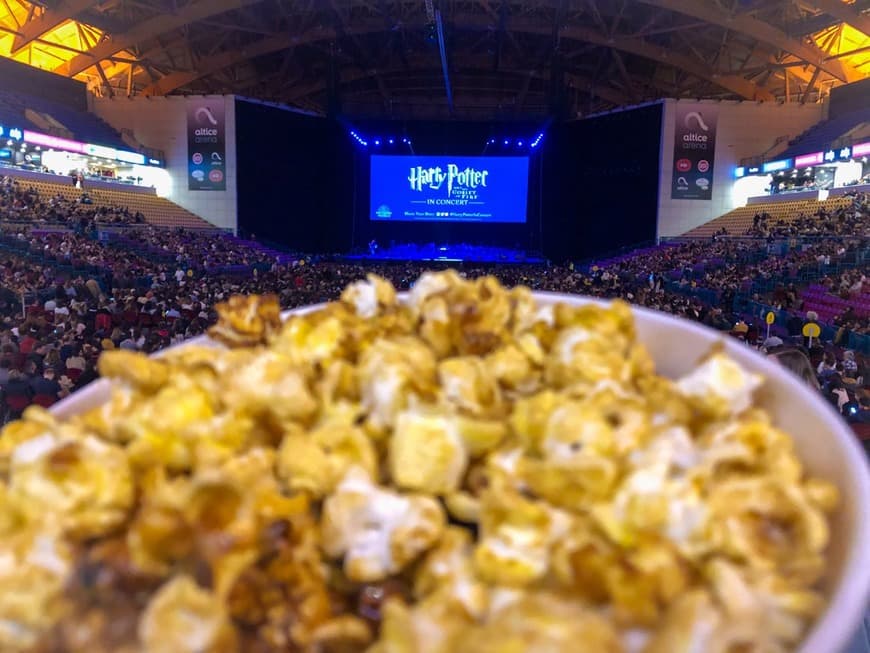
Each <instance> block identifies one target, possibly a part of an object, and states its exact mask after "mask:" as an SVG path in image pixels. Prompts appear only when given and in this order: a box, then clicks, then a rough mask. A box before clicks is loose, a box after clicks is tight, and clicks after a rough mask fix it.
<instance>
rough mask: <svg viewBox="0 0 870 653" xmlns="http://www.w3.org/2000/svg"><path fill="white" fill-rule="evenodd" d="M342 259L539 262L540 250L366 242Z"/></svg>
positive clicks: (507, 263) (533, 263)
mask: <svg viewBox="0 0 870 653" xmlns="http://www.w3.org/2000/svg"><path fill="white" fill-rule="evenodd" d="M342 258H343V259H344V260H346V261H393V262H398V261H428V262H433V263H501V264H505V265H542V264H544V263H546V260H545V259H544V258H543V256H541V254H540V253H533V252H526V251H523V250H520V249H510V248H506V247H491V246H485V245H469V244H460V245H439V244H435V243H429V244H426V245H418V244H415V243H404V244H401V245H397V244H393V245H391V246H389V247H380V246H378V245H376V244H374V243H370V246H369V248H368V250H367V251H364V252H361V251H356V252H353V253H352V254H348V255H346V256H343V257H342Z"/></svg>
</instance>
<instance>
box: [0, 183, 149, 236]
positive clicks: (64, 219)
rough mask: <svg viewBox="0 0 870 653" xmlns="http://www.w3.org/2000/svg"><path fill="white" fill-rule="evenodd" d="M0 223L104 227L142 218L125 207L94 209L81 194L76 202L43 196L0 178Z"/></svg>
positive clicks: (124, 223)
mask: <svg viewBox="0 0 870 653" xmlns="http://www.w3.org/2000/svg"><path fill="white" fill-rule="evenodd" d="M0 220H4V221H10V222H28V223H34V224H64V225H86V224H90V223H99V224H105V225H131V224H144V223H145V216H144V215H142V214H141V213H140V212H135V213H134V212H131V211H130V210H129V209H127V208H126V207H122V206H117V205H111V206H106V205H103V206H94V203H93V199H92V198H91V196H90V195H89V194H88V193H87V192H86V191H83V192H82V193H81V195H80V196H79V198H78V199H77V200H69V199H67V198H65V197H64V196H62V195H60V194H57V195H54V196H51V197H43V196H42V195H40V193H39V191H38V190H37V189H36V188H34V187H33V186H27V185H25V183H24V182H22V181H19V180H18V179H16V178H15V177H5V176H3V175H0Z"/></svg>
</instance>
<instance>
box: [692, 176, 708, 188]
mask: <svg viewBox="0 0 870 653" xmlns="http://www.w3.org/2000/svg"><path fill="white" fill-rule="evenodd" d="M695 185H696V186H697V187H698V188H700V189H701V190H707V189H708V188H710V180H709V179H707V178H706V177H698V178H697V179H696V180H695Z"/></svg>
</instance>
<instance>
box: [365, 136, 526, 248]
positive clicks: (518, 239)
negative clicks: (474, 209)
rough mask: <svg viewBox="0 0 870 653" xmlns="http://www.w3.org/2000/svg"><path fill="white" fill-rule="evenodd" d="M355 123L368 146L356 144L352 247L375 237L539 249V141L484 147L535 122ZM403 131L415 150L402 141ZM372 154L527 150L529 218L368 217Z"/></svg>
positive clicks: (518, 153) (383, 242)
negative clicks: (533, 144) (400, 219)
mask: <svg viewBox="0 0 870 653" xmlns="http://www.w3.org/2000/svg"><path fill="white" fill-rule="evenodd" d="M354 128H355V129H356V130H357V131H358V132H359V133H361V134H364V135H365V136H366V138H368V140H369V147H368V148H361V147H357V148H356V157H355V159H356V179H357V193H356V199H357V201H356V215H355V220H354V225H355V226H354V238H353V240H354V248H355V249H357V250H360V249H366V248H367V245H368V243H369V241H371V240H372V239H374V240H376V241H377V242H378V244H379V245H380V246H381V247H385V246H389V245H390V244H391V243H398V244H402V243H417V244H427V243H436V244H439V245H447V244H450V245H457V244H463V243H466V244H471V245H490V246H497V247H510V248H514V249H518V250H521V251H527V252H532V253H539V252H540V251H541V210H540V209H541V195H540V193H541V182H540V173H541V152H542V149H543V148H541V147H538V148H536V149H534V150H529V148H525V149H518V148H505V147H502V146H500V145H496V146H491V147H489V148H487V147H486V143H487V141H488V140H490V139H491V138H495V139H497V141H498V142H499V143H501V142H503V140H504V139H505V138H510V139H511V140H512V141H514V142H516V140H517V139H518V138H521V139H523V140H524V141H525V142H526V143H528V142H530V141H531V139H533V138H534V137H535V135H536V134H537V133H538V132H539V131H540V130H541V128H542V126H541V123H540V122H537V123H519V122H513V123H480V122H462V121H450V122H448V121H437V122H436V121H416V122H397V121H390V122H386V121H379V122H374V121H373V122H364V123H362V122H361V123H354ZM376 135H377V136H379V137H381V138H382V139H384V138H389V137H393V138H394V139H395V140H396V144H395V145H394V146H391V147H387V146H386V144H382V145H381V146H380V147H375V146H374V143H373V139H374V137H375V136H376ZM403 137H407V138H408V139H410V141H411V145H412V147H413V152H412V150H411V149H409V148H408V147H406V146H403V145H402V144H401V139H402V138H403ZM372 154H400V155H402V154H419V155H450V156H483V155H485V156H525V155H528V156H529V191H528V201H527V219H526V222H525V223H524V224H507V223H487V224H482V223H461V222H385V221H373V220H369V157H370V156H371V155H372Z"/></svg>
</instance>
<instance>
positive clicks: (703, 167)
mask: <svg viewBox="0 0 870 653" xmlns="http://www.w3.org/2000/svg"><path fill="white" fill-rule="evenodd" d="M709 169H710V162H709V161H707V159H701V160H700V161H698V172H707V171H708V170H709Z"/></svg>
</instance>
